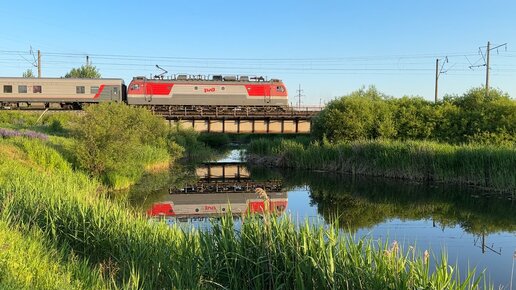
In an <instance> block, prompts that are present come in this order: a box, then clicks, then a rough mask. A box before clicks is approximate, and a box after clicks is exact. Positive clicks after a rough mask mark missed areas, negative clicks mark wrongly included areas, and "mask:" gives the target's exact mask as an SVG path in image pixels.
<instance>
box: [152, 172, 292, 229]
mask: <svg viewBox="0 0 516 290" xmlns="http://www.w3.org/2000/svg"><path fill="white" fill-rule="evenodd" d="M196 173H197V176H198V177H199V181H198V182H197V183H195V184H191V185H187V186H185V187H182V188H172V189H171V190H170V194H169V195H168V196H167V198H166V200H163V201H161V202H158V203H154V204H153V206H152V208H150V209H149V210H148V211H147V213H148V214H149V215H151V216H168V217H176V218H179V219H181V218H196V217H207V216H217V215H221V214H224V213H226V212H229V211H231V213H232V214H233V215H240V214H243V213H263V212H264V211H266V210H269V211H271V212H274V213H277V214H281V213H283V212H284V211H285V210H286V208H287V204H288V196H287V192H286V191H284V190H283V188H282V184H281V182H280V181H279V180H267V181H255V180H252V179H250V174H249V172H248V170H247V168H245V166H243V165H242V164H239V163H215V164H205V165H204V166H201V167H199V168H197V171H196ZM256 188H262V189H264V190H265V191H266V192H267V195H268V199H263V198H260V197H259V196H258V194H257V193H255V190H256Z"/></svg>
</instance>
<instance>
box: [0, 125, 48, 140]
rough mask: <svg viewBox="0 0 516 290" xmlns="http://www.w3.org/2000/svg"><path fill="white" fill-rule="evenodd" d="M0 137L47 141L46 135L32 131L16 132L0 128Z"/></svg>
mask: <svg viewBox="0 0 516 290" xmlns="http://www.w3.org/2000/svg"><path fill="white" fill-rule="evenodd" d="M0 137H3V138H11V137H27V138H32V139H41V140H48V135H45V134H43V133H39V132H34V131H29V130H26V131H17V130H11V129H6V128H0Z"/></svg>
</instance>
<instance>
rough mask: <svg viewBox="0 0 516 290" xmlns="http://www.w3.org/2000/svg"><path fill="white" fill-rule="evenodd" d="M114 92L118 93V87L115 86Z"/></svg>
mask: <svg viewBox="0 0 516 290" xmlns="http://www.w3.org/2000/svg"><path fill="white" fill-rule="evenodd" d="M113 94H115V95H118V87H114V88H113Z"/></svg>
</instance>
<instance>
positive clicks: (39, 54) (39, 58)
mask: <svg viewBox="0 0 516 290" xmlns="http://www.w3.org/2000/svg"><path fill="white" fill-rule="evenodd" d="M38 78H41V51H40V50H39V49H38Z"/></svg>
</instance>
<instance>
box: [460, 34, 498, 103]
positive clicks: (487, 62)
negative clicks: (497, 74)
mask: <svg viewBox="0 0 516 290" xmlns="http://www.w3.org/2000/svg"><path fill="white" fill-rule="evenodd" d="M502 46H505V51H507V43H504V44H500V45H497V46H495V47H491V42H489V41H488V42H487V46H486V57H485V58H484V54H483V53H482V48H483V47H479V48H478V50H479V53H480V54H481V55H482V58H484V64H479V65H470V66H469V68H470V69H473V68H475V67H481V66H485V67H486V97H488V96H489V70H490V69H491V68H490V67H489V64H490V54H491V50H494V49H496V50H498V48H499V47H502Z"/></svg>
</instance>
